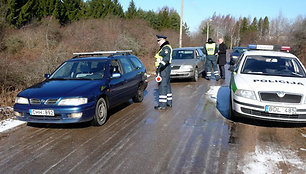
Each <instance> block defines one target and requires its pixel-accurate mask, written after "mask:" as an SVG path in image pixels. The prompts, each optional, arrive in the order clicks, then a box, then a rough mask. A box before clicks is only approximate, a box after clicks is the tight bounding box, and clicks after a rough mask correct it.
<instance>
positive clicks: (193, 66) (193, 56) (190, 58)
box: [170, 47, 206, 81]
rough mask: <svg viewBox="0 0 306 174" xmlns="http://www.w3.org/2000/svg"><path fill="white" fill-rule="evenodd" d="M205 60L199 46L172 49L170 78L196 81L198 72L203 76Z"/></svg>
mask: <svg viewBox="0 0 306 174" xmlns="http://www.w3.org/2000/svg"><path fill="white" fill-rule="evenodd" d="M205 60H206V56H205V55H204V53H203V52H202V50H201V47H184V48H175V49H173V53H172V63H171V74H170V78H171V79H182V78H189V79H192V80H193V81H198V78H199V74H202V76H203V77H205Z"/></svg>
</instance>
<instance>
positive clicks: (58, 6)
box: [52, 0, 67, 24]
mask: <svg viewBox="0 0 306 174" xmlns="http://www.w3.org/2000/svg"><path fill="white" fill-rule="evenodd" d="M52 16H54V17H55V18H56V19H57V20H58V21H59V23H60V24H65V22H66V20H67V18H66V16H65V8H64V4H63V3H62V1H61V0H55V4H54V10H53V12H52Z"/></svg>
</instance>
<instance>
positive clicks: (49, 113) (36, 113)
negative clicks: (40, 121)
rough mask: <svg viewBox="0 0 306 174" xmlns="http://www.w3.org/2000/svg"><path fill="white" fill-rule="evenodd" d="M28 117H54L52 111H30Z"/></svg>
mask: <svg viewBox="0 0 306 174" xmlns="http://www.w3.org/2000/svg"><path fill="white" fill-rule="evenodd" d="M30 115H39V116H54V110H39V109H30Z"/></svg>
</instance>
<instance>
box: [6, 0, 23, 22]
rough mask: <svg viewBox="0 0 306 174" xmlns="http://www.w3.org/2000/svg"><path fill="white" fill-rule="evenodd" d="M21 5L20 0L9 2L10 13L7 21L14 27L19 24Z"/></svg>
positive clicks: (8, 12)
mask: <svg viewBox="0 0 306 174" xmlns="http://www.w3.org/2000/svg"><path fill="white" fill-rule="evenodd" d="M19 4H20V2H19V1H18V0H10V1H9V2H8V11H7V16H6V19H7V21H8V22H9V23H10V24H12V25H16V23H17V20H18V16H19V11H20V9H19Z"/></svg>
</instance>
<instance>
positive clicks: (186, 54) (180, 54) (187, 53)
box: [172, 50, 194, 59]
mask: <svg viewBox="0 0 306 174" xmlns="http://www.w3.org/2000/svg"><path fill="white" fill-rule="evenodd" d="M172 59H194V51H193V50H173V53H172Z"/></svg>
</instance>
